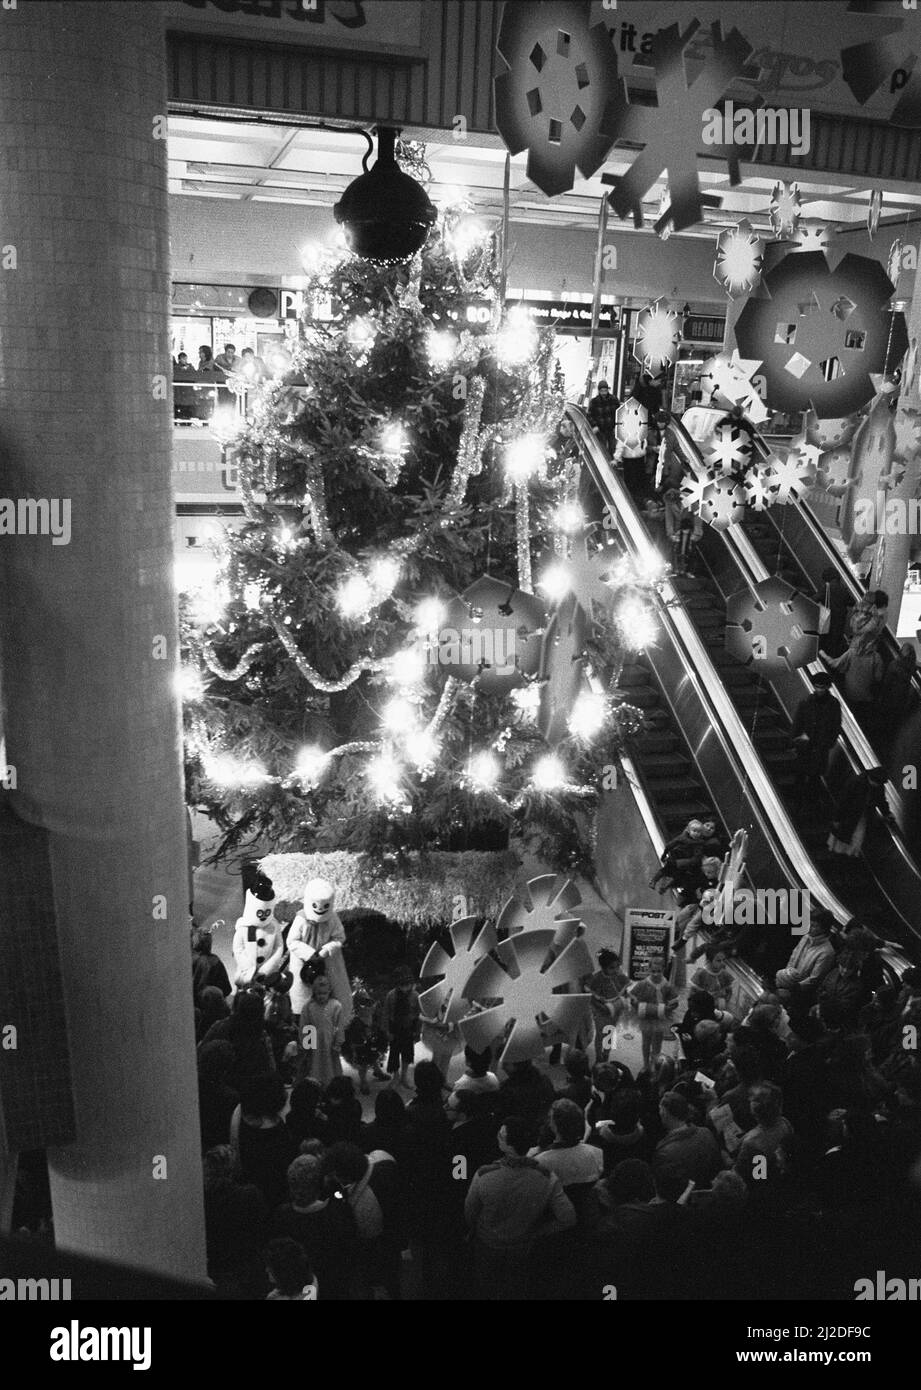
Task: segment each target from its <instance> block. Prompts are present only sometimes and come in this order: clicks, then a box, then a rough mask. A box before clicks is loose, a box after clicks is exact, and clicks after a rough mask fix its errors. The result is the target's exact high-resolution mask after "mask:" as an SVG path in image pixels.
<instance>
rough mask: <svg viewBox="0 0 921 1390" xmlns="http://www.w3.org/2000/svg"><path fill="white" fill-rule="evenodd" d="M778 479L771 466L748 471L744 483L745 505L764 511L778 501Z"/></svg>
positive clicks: (754, 509)
mask: <svg viewBox="0 0 921 1390" xmlns="http://www.w3.org/2000/svg"><path fill="white" fill-rule="evenodd" d="M777 487H778V484H777V481H776V479H775V477H774V473H773V470H772V469H771V468H769V467H768V468H762V469H759V470H758V471H757V472H755V471H752V472H751V473H748V474H747V475H746V477H745V479H744V481H743V483H742V493H743V496H744V497H745V505H746V506H747V507H751V509H752V511H755V512H763V511H766V510H767V508H768V507H773V505H774V503H775V502H776V501H777Z"/></svg>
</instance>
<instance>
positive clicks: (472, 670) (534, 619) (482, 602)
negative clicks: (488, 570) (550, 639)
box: [434, 575, 547, 695]
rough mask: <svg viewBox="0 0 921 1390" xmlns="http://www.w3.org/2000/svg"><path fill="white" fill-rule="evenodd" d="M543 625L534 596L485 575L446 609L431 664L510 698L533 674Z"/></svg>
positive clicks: (544, 613) (544, 618) (541, 611)
mask: <svg viewBox="0 0 921 1390" xmlns="http://www.w3.org/2000/svg"><path fill="white" fill-rule="evenodd" d="M546 622H547V611H546V609H545V607H544V605H543V604H542V603H541V601H540V599H539V598H537V597H536V596H535V595H534V594H525V593H522V591H521V590H520V589H516V588H515V586H514V585H511V584H505V583H503V582H502V581H501V580H499V579H493V577H492V576H491V575H484V576H483V577H482V578H480V579H476V580H474V582H473V583H472V584H471V585H470V586H469V587H468V588H467V589H465V590H464V593H463V595H462V596H460V597H455V598H454V599H452V600H451V601H450V603H449V604H448V608H447V613H446V616H445V619H444V622H443V623H442V624H441V625H440V627H439V630H438V633H437V638H438V641H437V651H436V652H435V654H434V660H435V662H436V664H437V665H438V666H440V668H441V669H442V671H443V672H444V674H445V675H448V676H455V677H457V679H459V680H462V681H469V682H473V681H475V682H476V686H477V689H478V690H482V691H484V692H485V693H486V694H490V695H505V694H508V692H509V691H510V690H512V689H514V688H515V686H519V685H524V683H525V680H526V678H527V677H528V676H533V675H535V674H536V673H537V670H538V667H539V665H540V653H541V639H542V637H543V634H544V628H545V626H546Z"/></svg>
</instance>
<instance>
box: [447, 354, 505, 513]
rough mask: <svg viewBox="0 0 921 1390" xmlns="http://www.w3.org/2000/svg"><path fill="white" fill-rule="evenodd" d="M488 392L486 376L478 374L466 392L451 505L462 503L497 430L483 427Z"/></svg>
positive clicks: (449, 493)
mask: <svg viewBox="0 0 921 1390" xmlns="http://www.w3.org/2000/svg"><path fill="white" fill-rule="evenodd" d="M485 395H486V378H485V377H484V376H475V377H474V378H473V380H472V381H471V383H470V389H469V390H468V392H467V404H466V406H465V407H464V428H463V431H462V433H461V437H460V444H459V445H458V449H457V463H456V465H455V467H454V477H453V479H452V481H451V488H450V491H449V492H448V497H447V506H448V508H449V509H450V508H453V507H459V506H460V505H461V503H462V502H463V500H464V495H465V493H466V491H467V483H468V482H469V481H470V478H471V477H475V476H476V474H477V473H479V472H480V470H481V468H482V467H483V451H484V449H485V448H486V445H487V444H488V443H489V441H490V439H492V438H493V436H494V434H495V430H494V429H493V428H491V427H490V428H489V429H485V430H481V429H480V421H481V420H482V418H483V400H484V397H485Z"/></svg>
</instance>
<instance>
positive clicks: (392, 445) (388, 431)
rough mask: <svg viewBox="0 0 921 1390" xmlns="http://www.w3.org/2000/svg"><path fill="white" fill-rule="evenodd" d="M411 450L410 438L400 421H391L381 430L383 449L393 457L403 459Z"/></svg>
mask: <svg viewBox="0 0 921 1390" xmlns="http://www.w3.org/2000/svg"><path fill="white" fill-rule="evenodd" d="M408 448H409V438H408V436H407V434H406V430H405V429H404V427H403V426H402V425H401V424H400V422H399V420H391V421H390V423H389V424H388V425H385V426H384V428H383V429H382V430H381V449H382V450H383V452H384V453H385V454H389V455H390V456H391V457H395V458H402V457H403V455H404V454H405V453H406V450H407V449H408Z"/></svg>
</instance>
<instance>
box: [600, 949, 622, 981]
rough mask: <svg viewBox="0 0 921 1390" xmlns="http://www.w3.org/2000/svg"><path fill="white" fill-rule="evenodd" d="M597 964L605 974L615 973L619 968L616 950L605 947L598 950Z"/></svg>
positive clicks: (618, 957)
mask: <svg viewBox="0 0 921 1390" xmlns="http://www.w3.org/2000/svg"><path fill="white" fill-rule="evenodd" d="M598 964H599V965H600V966H601V969H602V970H603V971H604V973H605V975H616V974H617V972H618V970H619V969H620V956H619V955H618V954H617V952H616V951H609V950H607V949H606V948H605V949H604V950H601V951H599V952H598Z"/></svg>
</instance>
